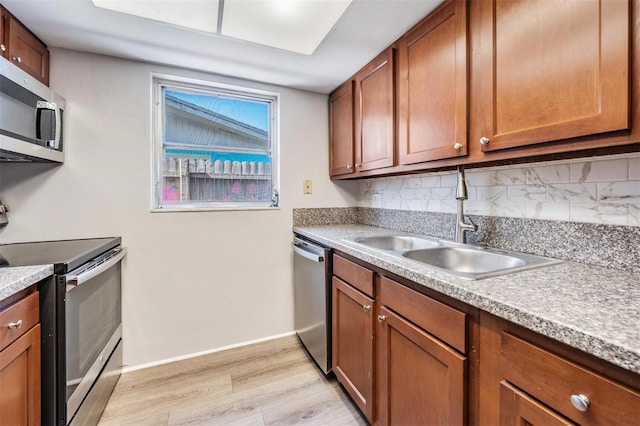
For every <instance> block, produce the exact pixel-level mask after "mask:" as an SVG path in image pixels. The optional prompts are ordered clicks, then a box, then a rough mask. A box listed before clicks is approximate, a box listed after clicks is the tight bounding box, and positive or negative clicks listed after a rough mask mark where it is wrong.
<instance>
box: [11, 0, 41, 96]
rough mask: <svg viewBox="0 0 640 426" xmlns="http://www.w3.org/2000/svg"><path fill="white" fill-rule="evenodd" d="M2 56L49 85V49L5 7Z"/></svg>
mask: <svg viewBox="0 0 640 426" xmlns="http://www.w3.org/2000/svg"><path fill="white" fill-rule="evenodd" d="M2 16H3V21H4V22H3V23H2V25H0V26H1V27H3V28H2V31H0V32H1V33H2V37H3V39H4V41H3V42H2V44H3V45H4V46H5V49H6V50H5V51H3V52H2V53H3V56H4V57H5V58H6V59H7V60H9V61H11V63H13V64H14V65H16V66H17V67H19V68H21V69H23V70H24V71H25V72H27V73H28V74H30V75H32V76H33V77H34V78H36V79H38V80H40V81H41V82H42V83H44V84H46V85H47V86H48V85H49V50H48V49H47V46H46V45H45V44H44V43H42V42H41V41H40V40H39V39H38V38H37V37H36V36H35V35H33V33H32V32H31V31H29V30H28V29H27V28H26V27H25V26H24V25H22V23H20V21H18V20H17V19H16V18H15V17H14V16H13V15H11V13H9V12H8V11H7V10H6V9H2Z"/></svg>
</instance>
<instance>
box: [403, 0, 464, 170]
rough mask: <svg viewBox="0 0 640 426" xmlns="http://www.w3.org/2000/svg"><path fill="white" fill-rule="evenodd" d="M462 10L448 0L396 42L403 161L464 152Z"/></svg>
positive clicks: (460, 1)
mask: <svg viewBox="0 0 640 426" xmlns="http://www.w3.org/2000/svg"><path fill="white" fill-rule="evenodd" d="M466 13H467V8H466V1H463V0H449V1H447V2H445V3H444V4H443V5H442V6H440V7H439V8H438V9H437V10H436V11H434V12H433V13H432V14H430V15H429V16H428V17H427V18H426V19H423V20H422V21H421V22H420V23H419V24H418V25H417V26H416V27H414V28H413V29H411V30H410V31H409V32H408V33H406V34H405V35H404V36H403V37H402V38H401V39H400V40H399V42H398V70H399V71H398V84H397V88H398V98H397V103H398V152H399V164H401V165H406V164H414V163H420V162H425V161H431V160H439V159H443V158H452V157H460V156H465V155H467V151H468V150H467V102H468V101H467V82H468V77H467V51H468V49H467V17H466Z"/></svg>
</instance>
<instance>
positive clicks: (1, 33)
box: [0, 6, 9, 57]
mask: <svg viewBox="0 0 640 426" xmlns="http://www.w3.org/2000/svg"><path fill="white" fill-rule="evenodd" d="M7 19H9V15H8V14H7V12H6V11H5V9H4V8H3V7H2V6H0V56H2V57H6V56H7V40H6V39H5V25H6V24H5V21H6V20H7Z"/></svg>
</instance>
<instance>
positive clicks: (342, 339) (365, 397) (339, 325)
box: [333, 277, 375, 422]
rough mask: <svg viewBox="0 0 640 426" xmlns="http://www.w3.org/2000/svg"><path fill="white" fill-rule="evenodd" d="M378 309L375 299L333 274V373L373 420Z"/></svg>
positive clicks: (367, 416)
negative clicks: (375, 334)
mask: <svg viewBox="0 0 640 426" xmlns="http://www.w3.org/2000/svg"><path fill="white" fill-rule="evenodd" d="M374 309H375V307H374V301H373V299H371V298H369V297H367V296H365V295H364V294H362V293H360V292H359V291H358V290H356V289H354V288H353V287H351V286H350V285H348V284H347V283H345V282H344V281H342V280H341V279H339V278H336V277H333V372H334V373H335V375H336V377H337V378H338V381H339V382H340V383H342V385H343V386H344V388H345V389H346V391H347V392H348V393H349V395H351V398H353V400H354V401H355V403H356V405H357V406H358V408H360V411H362V413H363V414H364V415H365V417H366V418H367V420H369V421H370V422H371V421H372V414H373V400H372V395H373V376H372V367H373V319H372V317H373V312H374Z"/></svg>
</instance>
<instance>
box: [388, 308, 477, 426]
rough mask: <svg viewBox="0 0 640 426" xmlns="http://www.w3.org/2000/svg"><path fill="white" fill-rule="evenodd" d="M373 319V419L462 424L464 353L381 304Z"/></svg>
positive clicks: (414, 422) (401, 423) (463, 411)
mask: <svg viewBox="0 0 640 426" xmlns="http://www.w3.org/2000/svg"><path fill="white" fill-rule="evenodd" d="M377 322H378V326H377V329H376V341H377V352H376V356H377V361H376V366H377V369H376V380H377V385H376V391H377V407H378V409H377V413H378V419H377V421H378V423H379V424H380V425H389V424H391V425H462V424H464V423H465V422H466V413H467V410H466V407H467V402H466V387H467V385H466V369H467V359H466V357H464V356H463V355H460V354H459V353H458V352H456V351H455V350H453V349H451V348H450V347H448V346H447V345H445V344H444V343H442V342H440V341H439V340H437V339H435V338H434V337H433V336H431V335H430V334H428V333H426V332H425V331H423V330H422V329H420V328H418V327H416V326H415V325H413V324H412V323H410V322H408V321H406V320H404V319H403V318H401V317H400V316H398V315H396V314H394V313H393V312H392V311H390V310H388V309H385V308H384V307H381V308H380V310H379V316H378V321H377Z"/></svg>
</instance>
